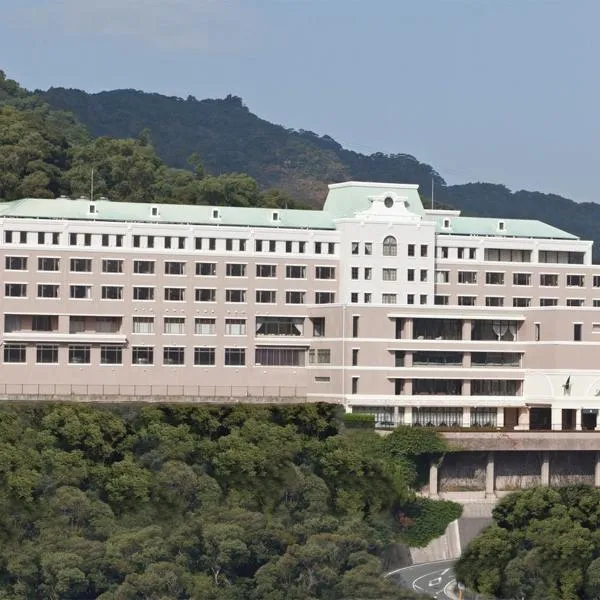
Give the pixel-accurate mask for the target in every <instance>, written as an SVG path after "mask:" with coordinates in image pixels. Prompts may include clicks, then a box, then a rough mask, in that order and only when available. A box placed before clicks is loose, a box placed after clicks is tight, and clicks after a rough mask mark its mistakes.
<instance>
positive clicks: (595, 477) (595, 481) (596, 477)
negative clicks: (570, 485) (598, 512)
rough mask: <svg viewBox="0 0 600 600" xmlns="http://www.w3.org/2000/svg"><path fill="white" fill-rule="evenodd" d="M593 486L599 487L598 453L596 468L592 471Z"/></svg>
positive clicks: (599, 467)
mask: <svg viewBox="0 0 600 600" xmlns="http://www.w3.org/2000/svg"><path fill="white" fill-rule="evenodd" d="M594 485H595V486H596V487H600V452H596V467H595V469H594Z"/></svg>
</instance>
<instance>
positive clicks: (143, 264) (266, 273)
mask: <svg viewBox="0 0 600 600" xmlns="http://www.w3.org/2000/svg"><path fill="white" fill-rule="evenodd" d="M27 262H28V261H27V257H25V256H7V257H5V268H6V270H7V271H26V270H27ZM123 265H124V261H123V259H113V258H105V259H103V260H102V272H103V273H123V272H124V268H123ZM186 265H187V263H185V262H183V261H172V260H169V261H164V273H165V275H185V274H186ZM69 267H70V272H71V273H91V272H92V259H91V258H71V259H70V261H69ZM59 270H60V259H59V258H55V257H39V258H38V271H59ZM195 272H196V275H201V276H208V277H215V276H216V275H217V263H213V262H197V263H195ZM133 273H134V274H136V275H154V274H155V273H156V261H154V260H134V261H133ZM314 273H315V279H335V267H324V266H317V267H315V271H314ZM225 275H226V276H227V277H247V276H248V265H247V264H244V263H227V264H226V265H225ZM306 275H307V266H306V265H286V267H285V277H286V279H306ZM256 276H257V277H277V265H263V264H258V265H256Z"/></svg>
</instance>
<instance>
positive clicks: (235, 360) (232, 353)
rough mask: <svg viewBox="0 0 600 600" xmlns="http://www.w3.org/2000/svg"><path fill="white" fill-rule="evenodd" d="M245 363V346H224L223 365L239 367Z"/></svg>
mask: <svg viewBox="0 0 600 600" xmlns="http://www.w3.org/2000/svg"><path fill="white" fill-rule="evenodd" d="M245 364H246V349H245V348H225V365H226V366H228V367H234V366H235V367H241V366H244V365H245Z"/></svg>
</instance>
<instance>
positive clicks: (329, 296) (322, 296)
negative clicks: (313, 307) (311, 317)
mask: <svg viewBox="0 0 600 600" xmlns="http://www.w3.org/2000/svg"><path fill="white" fill-rule="evenodd" d="M334 303H335V292H315V304H334Z"/></svg>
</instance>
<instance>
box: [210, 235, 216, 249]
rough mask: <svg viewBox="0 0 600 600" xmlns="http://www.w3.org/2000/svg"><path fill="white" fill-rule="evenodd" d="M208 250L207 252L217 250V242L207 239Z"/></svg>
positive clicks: (213, 239)
mask: <svg viewBox="0 0 600 600" xmlns="http://www.w3.org/2000/svg"><path fill="white" fill-rule="evenodd" d="M208 249H209V250H216V249H217V240H216V239H215V238H208Z"/></svg>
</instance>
